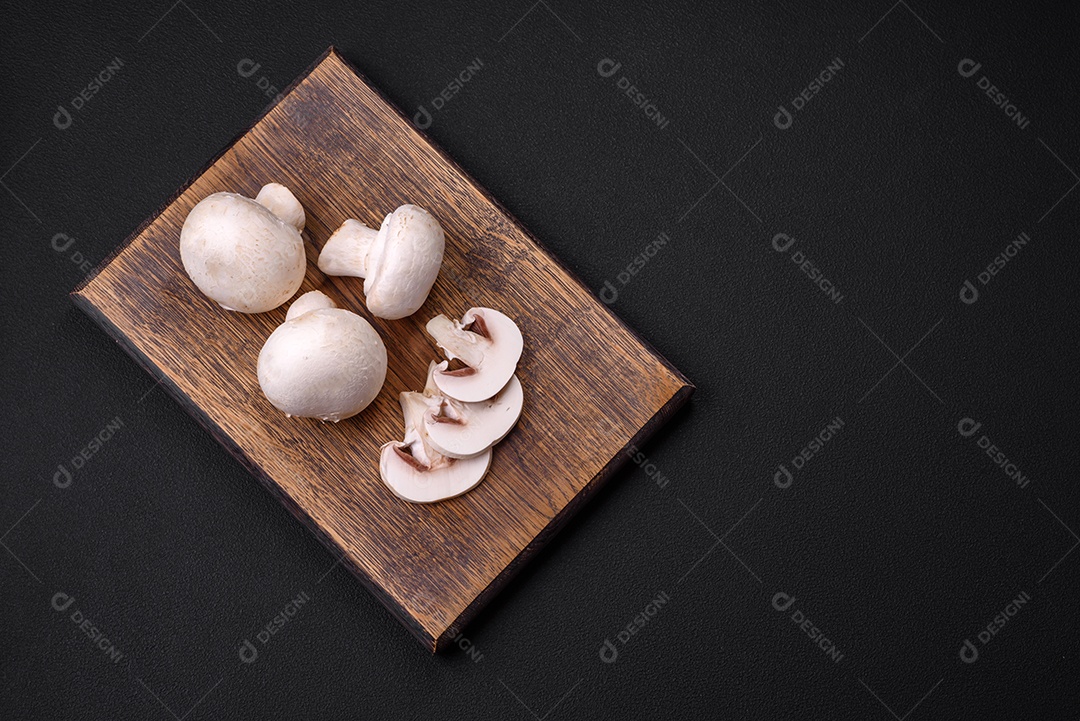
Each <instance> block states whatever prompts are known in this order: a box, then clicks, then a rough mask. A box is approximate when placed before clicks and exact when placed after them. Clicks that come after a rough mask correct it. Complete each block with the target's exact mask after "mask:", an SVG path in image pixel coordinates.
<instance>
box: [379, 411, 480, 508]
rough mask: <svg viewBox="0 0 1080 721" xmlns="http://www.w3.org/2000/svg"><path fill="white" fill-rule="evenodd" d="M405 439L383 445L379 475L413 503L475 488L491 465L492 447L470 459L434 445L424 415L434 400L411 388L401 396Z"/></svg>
mask: <svg viewBox="0 0 1080 721" xmlns="http://www.w3.org/2000/svg"><path fill="white" fill-rule="evenodd" d="M399 400H400V401H401V410H402V414H403V415H404V418H405V440H404V441H403V442H402V441H391V442H389V443H386V444H384V445H383V446H382V451H381V453H380V455H379V475H380V476H381V477H382V481H383V483H385V484H386V486H387V488H389V489H390V490H391V491H392V492H393V493H394V495H396V496H397V497H398V498H401V499H402V500H405V501H409V502H411V503H434V502H436V501H443V500H446V499H448V498H454V497H455V496H460V495H461V494H463V493H467V492H468V491H471V490H472V489H473V488H475V487H476V486H477V485H478V484H479V483H480V481H482V480H483V479H484V476H485V475H487V472H488V469H489V468H490V467H491V448H487V449H485V450H484V451H483V452H481V453H480V454H478V455H475V456H472V457H470V458H463V459H457V458H451V457H448V456H446V455H443V454H442V453H440V452H439V451H438V450H436V449H435V448H434V447H432V446H431V443H430V439H429V437H428V433H427V428H426V427H425V425H424V416H425V415H426V414H428V413H430V411H431V407H432V405H433V403H435V402H436V401H434V399H433V398H432V397H430V396H427V395H425V394H424V393H416V392H412V391H408V392H405V393H402V394H401V395H400V396H399Z"/></svg>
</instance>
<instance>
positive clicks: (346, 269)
mask: <svg viewBox="0 0 1080 721" xmlns="http://www.w3.org/2000/svg"><path fill="white" fill-rule="evenodd" d="M378 237H379V231H377V230H374V229H373V228H369V227H367V226H366V225H364V224H363V223H361V222H360V221H359V220H351V219H350V220H346V221H345V222H344V223H342V224H341V227H340V228H338V229H337V230H335V231H334V234H333V235H331V236H330V240H328V241H326V245H324V246H323V249H322V252H320V253H319V270H321V271H322V272H324V273H326V274H327V275H348V276H352V277H354V278H366V277H367V261H368V252H369V251H370V250H371V246H372V245H374V244H375V239H376V238H378Z"/></svg>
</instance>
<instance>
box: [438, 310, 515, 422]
mask: <svg viewBox="0 0 1080 721" xmlns="http://www.w3.org/2000/svg"><path fill="white" fill-rule="evenodd" d="M427 332H428V333H429V334H430V335H431V336H432V337H433V338H434V339H435V341H436V342H437V343H438V345H439V347H440V348H442V349H443V355H445V356H446V357H447V359H448V360H455V359H457V360H460V361H461V362H462V363H464V364H465V367H464V368H458V369H456V370H449V368H448V367H447V368H443V369H436V370H435V372H434V379H435V385H436V386H437V387H438V388H439V390H440V391H441V392H442V393H443V395H447V396H450V397H451V398H453V399H454V400H458V401H464V402H466V403H475V402H478V401H484V400H487V399H488V398H491V397H492V396H494V395H495V394H496V393H498V392H499V391H500V390H502V389H503V387H505V386H506V384H507V383H508V382H509V381H510V378H511V377H512V376H513V375H514V371H515V370H517V363H518V360H519V359H520V358H521V350H522V347H523V345H524V341H523V340H522V337H521V331H520V330H518V327H517V324H516V323H514V321H512V320H510V318H508V317H507V316H505V315H503V314H502V313H500V312H499V311H497V310H492V309H491V308H470V309H469V310H467V311H466V312H465V314H464V315H463V316H461V320H460V321H452V320H450V319H449V318H447V317H446V316H445V315H437V316H435V317H434V318H432V319H431V320H429V321H428V323H427Z"/></svg>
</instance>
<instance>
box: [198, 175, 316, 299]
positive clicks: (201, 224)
mask: <svg viewBox="0 0 1080 721" xmlns="http://www.w3.org/2000/svg"><path fill="white" fill-rule="evenodd" d="M264 201H265V203H266V204H265V205H264V204H263V202H264ZM275 210H276V211H277V212H281V213H285V214H286V218H282V217H279V216H277V215H275V214H274V212H273V211H275ZM297 214H298V215H297ZM303 224H304V209H303V207H301V206H300V203H299V201H297V200H296V198H295V197H293V195H292V193H290V192H289V191H288V189H286V188H285V187H284V186H281V185H278V184H277V183H271V184H270V185H266V186H264V187H263V189H262V191H260V192H259V202H256V201H255V200H252V199H251V198H245V197H244V196H242V195H238V194H236V193H214V194H212V195H208V196H207V197H205V198H203V199H202V200H201V201H199V203H198V204H196V205H195V207H194V208H192V209H191V212H190V213H188V216H187V218H186V219H185V220H184V227H183V228H182V229H181V231H180V259H181V260H182V261H183V263H184V270H185V271H187V274H188V276H189V277H190V278H191V280H192V281H193V282H194V283H195V285H196V286H198V288H199V290H200V291H202V292H203V294H204V295H206V296H207V297H209V298H211V299H212V300H215V301H217V302H218V303H219V304H221V306H222V307H223V308H225V309H226V310H238V311H240V312H242V313H264V312H266V311H268V310H273V309H274V308H277V307H278V306H279V305H281V304H282V303H284V302H285V301H287V300H288V299H289V298H291V297H292V296H293V295H294V294H295V293H296V291H297V290H299V288H300V284H301V283H302V282H303V280H304V273H305V271H306V269H307V258H306V256H305V255H304V241H303V239H302V238H301V236H300V230H301V229H302V228H303Z"/></svg>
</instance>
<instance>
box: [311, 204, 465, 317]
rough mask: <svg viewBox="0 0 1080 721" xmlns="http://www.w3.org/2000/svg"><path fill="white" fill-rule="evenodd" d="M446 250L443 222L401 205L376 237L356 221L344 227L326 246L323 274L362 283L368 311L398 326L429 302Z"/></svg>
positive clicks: (423, 212)
mask: <svg viewBox="0 0 1080 721" xmlns="http://www.w3.org/2000/svg"><path fill="white" fill-rule="evenodd" d="M445 247H446V238H445V236H444V235H443V230H442V226H440V225H439V221H437V220H436V219H435V218H434V217H433V216H432V215H431V214H430V213H428V212H427V211H426V210H424V209H423V208H420V207H417V206H415V205H403V206H401V207H400V208H398V209H397V210H395V211H394V212H393V213H390V214H389V215H387V216H386V218H385V219H384V220H383V222H382V225H381V226H380V227H379V230H378V231H375V230H372V229H371V228H369V227H367V226H366V225H364V224H363V223H361V222H359V221H357V220H346V221H345V222H344V223H342V225H341V227H340V228H338V229H337V230H336V231H335V232H334V234H333V235H332V236H330V239H329V240H328V241H326V245H325V246H323V249H322V252H321V253H320V254H319V269H320V270H321V271H322V272H324V273H326V274H327V275H348V276H354V277H357V278H363V279H364V296H365V300H366V302H367V307H368V310H370V311H371V313H372V315H375V316H377V317H379V318H388V319H391V320H394V319H397V318H404V317H406V316H409V315H412V314H413V313H415V312H416V311H417V310H419V309H420V306H422V305H423V304H424V301H425V300H427V297H428V293H430V292H431V287H432V286H433V285H434V284H435V278H436V277H438V275H439V268H440V267H442V259H443V251H444V249H445Z"/></svg>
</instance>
